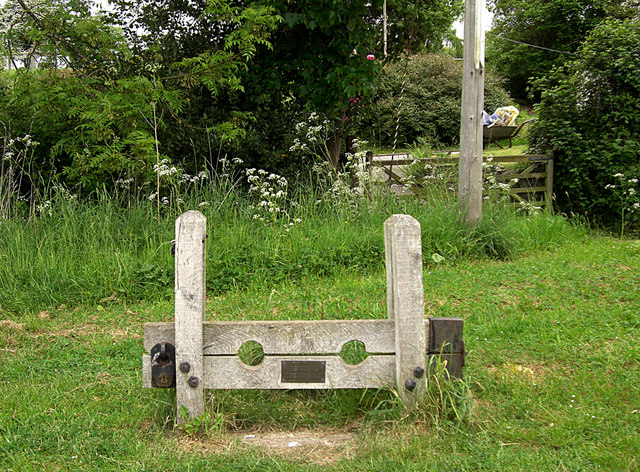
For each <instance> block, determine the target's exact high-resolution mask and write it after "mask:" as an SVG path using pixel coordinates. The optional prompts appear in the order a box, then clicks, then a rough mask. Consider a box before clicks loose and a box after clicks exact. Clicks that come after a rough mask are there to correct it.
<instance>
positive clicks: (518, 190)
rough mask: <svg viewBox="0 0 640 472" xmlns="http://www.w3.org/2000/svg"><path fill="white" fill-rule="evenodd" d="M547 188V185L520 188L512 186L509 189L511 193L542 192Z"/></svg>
mask: <svg viewBox="0 0 640 472" xmlns="http://www.w3.org/2000/svg"><path fill="white" fill-rule="evenodd" d="M546 190H547V187H521V188H512V189H511V190H509V193H510V194H511V195H514V194H517V193H535V192H544V191H546Z"/></svg>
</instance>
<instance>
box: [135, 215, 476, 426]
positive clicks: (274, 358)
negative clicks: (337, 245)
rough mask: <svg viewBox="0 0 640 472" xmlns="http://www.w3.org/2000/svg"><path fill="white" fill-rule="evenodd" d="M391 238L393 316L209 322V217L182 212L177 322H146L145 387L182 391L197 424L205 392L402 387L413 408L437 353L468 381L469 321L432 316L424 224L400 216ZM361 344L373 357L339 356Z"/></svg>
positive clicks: (387, 231)
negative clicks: (259, 356) (246, 358)
mask: <svg viewBox="0 0 640 472" xmlns="http://www.w3.org/2000/svg"><path fill="white" fill-rule="evenodd" d="M384 237H385V251H386V271H387V311H388V319H378V320H331V321H249V322H204V310H205V259H206V258H205V240H206V219H205V217H204V216H203V215H202V214H201V213H200V212H198V211H189V212H186V213H184V214H183V215H182V216H180V217H179V218H178V219H177V221H176V250H175V261H176V262H175V274H176V276H175V279H176V280H175V284H176V285H175V322H174V323H146V324H145V325H144V348H145V351H146V352H147V353H146V354H144V355H143V359H142V366H143V376H142V378H143V386H144V387H145V388H157V387H175V388H176V396H177V407H178V410H180V408H181V407H182V406H184V407H186V408H187V409H188V411H189V414H190V416H191V418H195V417H197V416H200V415H201V414H202V413H203V408H204V389H335V388H380V387H395V388H397V391H398V393H399V395H400V398H401V399H402V401H403V403H404V404H405V406H407V408H412V407H413V406H414V404H415V401H416V399H417V398H418V397H419V396H420V395H422V394H423V393H424V391H425V388H426V378H427V375H426V368H427V357H428V356H429V355H434V356H440V357H442V358H444V359H445V360H446V362H447V368H448V370H449V372H450V373H451V374H452V375H454V376H458V377H461V376H462V366H463V365H464V355H465V351H464V341H463V338H462V328H463V321H462V320H461V319H459V318H430V319H428V320H425V318H424V304H423V285H422V247H421V240H420V224H419V223H418V222H417V221H416V220H415V219H414V218H412V217H411V216H408V215H393V216H392V217H390V218H389V219H388V220H387V221H386V222H385V224H384ZM354 340H356V341H360V342H362V343H363V344H364V346H365V348H366V351H367V354H368V357H366V359H365V360H364V361H362V362H360V363H359V364H357V365H348V364H347V363H345V361H344V360H343V359H342V358H341V357H340V355H339V354H340V352H341V350H342V349H343V346H344V345H345V344H346V343H348V342H350V341H354ZM248 341H254V342H257V343H259V344H260V345H261V346H262V350H263V352H264V358H263V360H262V361H261V362H260V363H259V364H258V365H247V364H245V363H244V362H243V361H242V360H241V358H240V356H239V355H238V351H239V350H240V347H241V346H242V345H243V344H244V343H246V342H248ZM174 353H175V354H174ZM172 356H174V357H172ZM178 421H184V419H183V418H181V417H180V415H178Z"/></svg>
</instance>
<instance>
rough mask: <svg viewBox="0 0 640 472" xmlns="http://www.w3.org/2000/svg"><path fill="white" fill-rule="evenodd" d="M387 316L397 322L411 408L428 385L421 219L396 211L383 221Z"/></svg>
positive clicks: (399, 367)
mask: <svg viewBox="0 0 640 472" xmlns="http://www.w3.org/2000/svg"><path fill="white" fill-rule="evenodd" d="M384 239H385V252H386V263H387V303H388V308H387V310H388V316H389V318H390V319H392V320H394V324H395V346H396V383H397V388H398V393H399V395H400V398H401V399H402V402H403V403H404V405H405V406H406V407H407V408H408V409H412V408H413V407H414V406H415V402H416V398H418V397H419V396H421V395H423V394H424V391H425V388H426V385H427V384H426V374H425V372H426V354H425V353H426V350H427V346H426V337H425V332H424V329H422V327H423V326H424V294H423V286H422V243H421V237H420V223H418V221H416V220H415V219H414V218H413V217H411V216H409V215H393V216H391V217H390V218H389V219H388V220H387V221H385V223H384Z"/></svg>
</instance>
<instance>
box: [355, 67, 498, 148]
mask: <svg viewBox="0 0 640 472" xmlns="http://www.w3.org/2000/svg"><path fill="white" fill-rule="evenodd" d="M405 66H407V65H406V62H405V60H400V61H398V62H394V63H390V64H388V65H387V66H386V67H385V68H384V70H383V73H382V77H381V82H380V86H379V88H378V90H377V92H376V93H374V94H373V96H372V97H371V99H370V100H369V101H368V102H367V103H365V104H364V105H365V106H364V108H362V109H361V118H360V125H359V129H360V134H361V135H363V136H364V137H366V138H367V139H369V140H370V142H371V143H375V144H376V145H380V146H389V145H392V144H393V138H394V133H395V127H396V115H397V111H398V105H399V103H400V90H401V88H402V77H403V75H404V70H405ZM461 99H462V61H456V60H455V59H454V58H452V57H450V56H445V55H437V54H428V55H418V56H413V57H411V58H410V60H409V63H408V70H407V81H406V87H405V93H404V97H403V103H402V108H401V116H400V129H399V136H398V140H399V144H401V145H402V144H404V145H406V144H413V143H414V142H416V141H418V140H419V139H424V140H426V141H427V142H428V143H430V144H431V145H434V146H438V145H444V146H452V145H455V143H457V141H458V139H459V135H460V107H461ZM509 104H511V99H510V98H509V95H508V94H507V92H505V90H504V89H503V88H502V81H501V79H499V78H498V77H497V76H495V75H493V74H490V73H488V74H487V75H486V77H485V109H487V110H494V109H495V108H497V107H498V106H504V105H509Z"/></svg>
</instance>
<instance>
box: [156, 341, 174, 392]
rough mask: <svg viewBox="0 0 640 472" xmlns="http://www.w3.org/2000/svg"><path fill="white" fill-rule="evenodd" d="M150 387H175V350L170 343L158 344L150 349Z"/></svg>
mask: <svg viewBox="0 0 640 472" xmlns="http://www.w3.org/2000/svg"><path fill="white" fill-rule="evenodd" d="M151 386H152V387H155V388H175V386H176V348H175V347H174V345H173V344H171V343H158V344H156V345H155V346H153V347H152V348H151Z"/></svg>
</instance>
